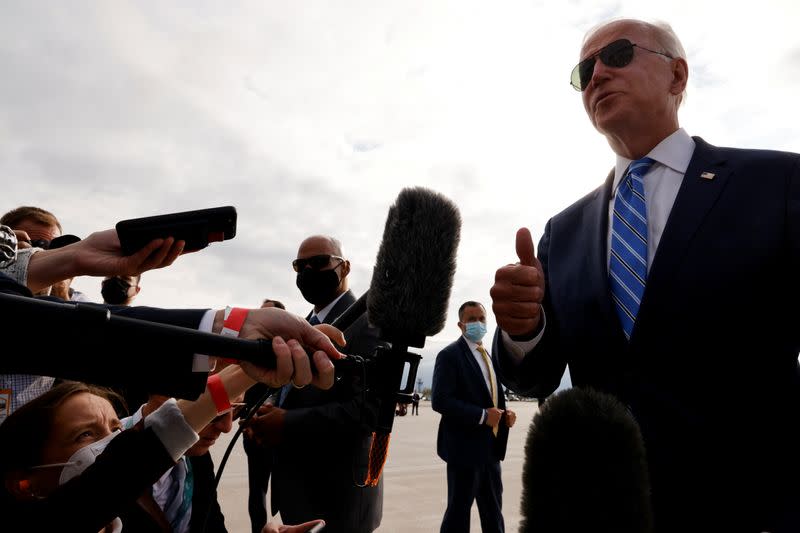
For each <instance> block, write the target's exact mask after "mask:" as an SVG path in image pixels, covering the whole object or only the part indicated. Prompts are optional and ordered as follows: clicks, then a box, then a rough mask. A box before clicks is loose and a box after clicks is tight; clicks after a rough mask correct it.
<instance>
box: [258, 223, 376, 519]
mask: <svg viewBox="0 0 800 533" xmlns="http://www.w3.org/2000/svg"><path fill="white" fill-rule="evenodd" d="M292 267H293V268H294V271H295V272H296V273H297V288H298V289H300V292H301V293H302V295H303V298H305V299H306V301H308V302H309V303H310V304H312V305H313V306H314V307H313V309H312V310H311V312H309V313H308V315H307V316H306V320H308V321H309V322H310V323H311V324H315V325H316V324H329V323H332V322H333V321H334V320H336V318H338V317H339V315H341V314H342V313H343V312H344V311H345V310H346V309H347V308H348V307H349V306H350V305H352V304H353V302H355V301H356V298H355V296H354V295H353V292H352V291H351V290H350V289H349V285H348V282H349V280H348V275H349V274H350V261H348V260H347V259H345V257H344V252H343V251H342V245H341V243H340V242H339V241H338V240H337V239H335V238H333V237H329V236H324V235H313V236H311V237H308V238H306V239H305V240H304V241H303V242H302V243H301V244H300V247H299V249H298V251H297V257H296V259H295V260H294V261H293V262H292ZM344 335H345V339H347V345H346V346H344V347H343V348H342V352H343V353H347V354H357V355H361V356H369V355H371V354H373V353H374V352H375V350H376V348H377V346H378V344H379V342H380V341H379V338H378V332H377V330H375V328H371V327H370V326H369V324H368V323H367V319H366V315H364V316H363V317H362V318H360V319H358V320H357V321H356V322H355V323H354V324H353V325H352V326H350V327H348V328H347V330H345V331H344ZM362 389H363V387H362V385H361V378H360V376H348V375H343V376H341V379H337V381H336V384H335V385H334V387H333V388H332V389H331V390H329V391H325V392H323V393H321V394H320V391H317V390H314V389H312V388H311V387H306V388H302V389H300V388H297V387H294V386H293V385H292V384H291V383H290V384H289V385H285V386H284V387H283V388H282V389H281V391H280V393H279V394H278V395H277V398H275V400H274V405H273V403H266V404H265V405H264V406H263V407H262V408H261V409H260V411H259V413H258V414H257V416H255V417H253V418H252V419H251V420H250V421H248V423H247V426H246V427H247V429H246V432H247V434H248V438H250V439H252V440H254V441H255V442H257V443H260V444H261V445H263V446H268V447H272V448H273V450H274V452H273V471H272V514H273V515H274V514H275V513H276V512H278V511H280V513H281V518H282V519H283V521H284V522H288V523H303V522H307V521H309V520H314V519H317V518H322V519H324V520H325V522H326V524H327V525H326V527H325V532H326V533H336V532H341V533H369V532H371V531H373V530H375V529H376V528H377V527H378V526H379V525H380V521H381V517H382V516H383V480H381V481H380V482H379V483H378V485H377V486H375V487H364V486H358V483H359V481H361V480H363V479H364V476H365V473H366V468H367V465H368V458H369V446H370V443H371V429H370V428H369V427H368V425H367V424H368V421H369V420H373V419H374V413H375V412H376V411H377V406H376V405H374V401H373V400H372V399H371V398H365V395H363V394H362ZM321 443H324V447H325V449H326V450H327V451H328V452H329V453H331V454H332V455H333V456H334V457H337V458H338V459H337V461H336V463H335V464H323V462H322V461H321V459H322V457H321V456H320V453H319V450H320V444H321ZM253 531H260V530H259V529H258V524H253Z"/></svg>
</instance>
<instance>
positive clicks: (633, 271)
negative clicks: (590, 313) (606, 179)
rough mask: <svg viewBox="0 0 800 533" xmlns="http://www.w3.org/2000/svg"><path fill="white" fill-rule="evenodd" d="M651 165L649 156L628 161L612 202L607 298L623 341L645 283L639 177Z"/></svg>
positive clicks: (644, 231) (644, 223) (643, 210)
mask: <svg viewBox="0 0 800 533" xmlns="http://www.w3.org/2000/svg"><path fill="white" fill-rule="evenodd" d="M653 163H655V161H653V160H652V159H650V158H649V157H644V158H642V159H637V160H636V161H633V162H631V164H630V166H629V167H628V171H627V172H626V173H625V177H623V178H622V181H621V182H620V184H619V186H618V187H617V195H616V198H615V199H614V214H613V217H612V221H611V258H610V260H609V263H608V277H609V282H610V284H611V297H612V298H613V299H614V304H615V307H616V309H617V314H618V315H619V319H620V322H622V329H623V330H624V331H625V337H626V338H627V339H630V338H631V332H632V331H633V324H634V323H635V322H636V314H637V313H638V312H639V306H640V305H641V302H642V295H643V294H644V285H645V282H646V280H647V203H646V202H645V198H644V180H643V178H644V175H645V174H647V171H648V170H650V167H651V166H652V165H653Z"/></svg>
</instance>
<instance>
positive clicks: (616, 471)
mask: <svg viewBox="0 0 800 533" xmlns="http://www.w3.org/2000/svg"><path fill="white" fill-rule="evenodd" d="M521 515H522V520H521V521H520V529H519V531H520V533H533V532H536V533H573V532H575V533H577V532H582V533H583V532H588V531H591V532H592V533H612V532H613V533H651V532H652V530H653V520H652V509H651V501H650V483H649V476H648V470H647V460H646V456H645V449H644V443H643V441H642V435H641V431H640V430H639V426H638V424H637V423H636V421H635V420H634V419H633V416H632V415H631V414H630V412H629V410H628V409H627V407H626V406H625V405H624V404H623V403H622V402H620V401H619V400H618V399H617V398H615V397H614V396H611V395H609V394H605V393H601V392H598V391H596V390H593V389H581V388H573V389H568V390H565V391H561V392H559V393H557V394H556V395H554V396H552V397H551V398H549V399H548V400H547V402H545V403H544V404H543V405H542V408H541V411H540V412H539V413H538V414H537V415H536V416H535V417H534V419H533V423H532V424H531V427H530V429H529V432H528V438H527V442H526V445H525V465H524V467H523V472H522V505H521Z"/></svg>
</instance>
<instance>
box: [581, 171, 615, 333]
mask: <svg viewBox="0 0 800 533" xmlns="http://www.w3.org/2000/svg"><path fill="white" fill-rule="evenodd" d="M613 186H614V170H613V169H612V170H611V172H610V173H609V174H608V176H607V177H606V181H605V183H604V184H603V186H602V187H600V188H599V189H597V190H596V191H595V197H594V198H593V199H592V201H591V202H589V203H588V204H587V205H586V207H585V208H584V210H583V216H584V217H585V219H586V224H583V227H586V228H589V234H588V235H586V236H585V238H586V242H587V244H586V249H587V251H588V253H587V254H586V255H585V259H584V260H585V261H586V269H585V272H586V273H587V276H588V282H587V290H588V291H589V293H590V294H591V295H592V297H593V299H594V300H595V302H596V303H597V305H598V306H600V309H601V311H602V313H601V314H602V316H604V317H606V318H607V319H608V321H609V322H610V323H611V324H609V327H613V328H616V329H617V330H619V332H620V335H624V333H623V332H622V324H620V322H619V317H617V313H616V311H615V309H614V303H613V300H612V299H611V287H610V286H609V284H608V229H607V228H608V224H609V222H608V203H609V201H610V200H611V188H612V187H613Z"/></svg>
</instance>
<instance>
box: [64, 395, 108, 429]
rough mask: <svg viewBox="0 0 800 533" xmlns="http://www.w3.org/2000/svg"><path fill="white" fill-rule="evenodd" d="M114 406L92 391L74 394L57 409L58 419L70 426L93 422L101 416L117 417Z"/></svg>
mask: <svg viewBox="0 0 800 533" xmlns="http://www.w3.org/2000/svg"><path fill="white" fill-rule="evenodd" d="M116 416H117V415H116V412H115V411H114V407H113V406H112V405H111V403H109V401H108V400H106V399H105V398H101V397H100V396H96V395H94V394H92V393H90V392H79V393H76V394H73V395H72V396H70V397H69V398H67V399H66V400H65V401H64V403H62V404H61V405H60V406H59V408H58V410H57V411H56V420H57V421H61V422H62V423H67V425H69V426H70V427H74V426H77V425H81V424H86V423H92V422H94V421H96V420H97V418H98V417H100V418H116Z"/></svg>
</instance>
